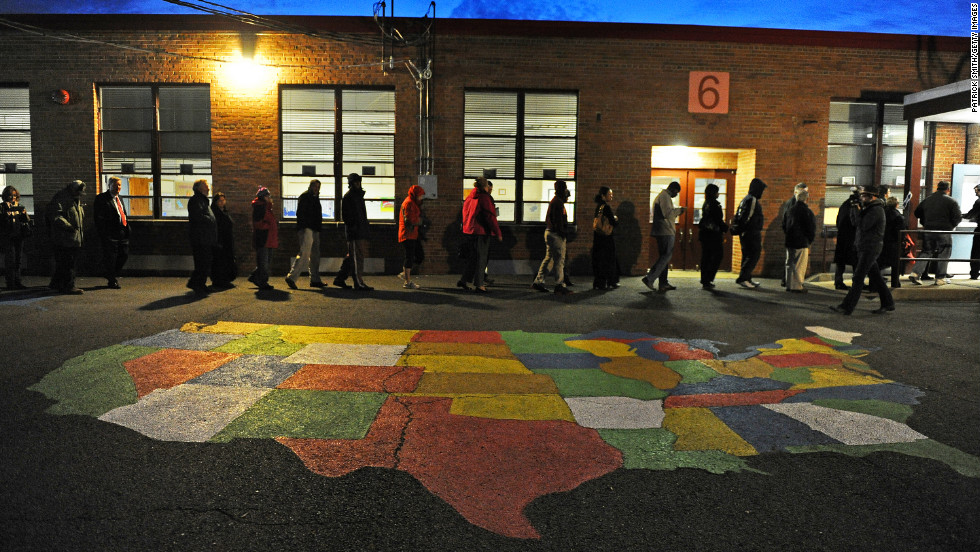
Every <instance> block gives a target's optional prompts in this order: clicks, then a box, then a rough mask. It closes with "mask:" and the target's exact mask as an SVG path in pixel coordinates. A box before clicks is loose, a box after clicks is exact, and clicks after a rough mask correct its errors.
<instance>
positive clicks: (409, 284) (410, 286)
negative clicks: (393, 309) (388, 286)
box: [402, 282, 419, 289]
mask: <svg viewBox="0 0 980 552" xmlns="http://www.w3.org/2000/svg"><path fill="white" fill-rule="evenodd" d="M402 287H403V288H405V289H419V285H418V284H416V283H415V282H405V283H404V284H403V285H402Z"/></svg>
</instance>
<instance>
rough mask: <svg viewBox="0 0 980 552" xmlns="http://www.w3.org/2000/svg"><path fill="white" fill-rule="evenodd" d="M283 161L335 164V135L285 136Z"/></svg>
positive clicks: (283, 137) (283, 139)
mask: <svg viewBox="0 0 980 552" xmlns="http://www.w3.org/2000/svg"><path fill="white" fill-rule="evenodd" d="M282 160H283V161H319V162H321V163H333V134H283V135H282ZM331 172H333V171H331Z"/></svg>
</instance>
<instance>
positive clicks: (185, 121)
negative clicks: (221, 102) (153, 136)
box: [160, 86, 211, 132]
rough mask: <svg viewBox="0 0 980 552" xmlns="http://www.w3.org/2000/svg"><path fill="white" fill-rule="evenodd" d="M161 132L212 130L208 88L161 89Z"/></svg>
mask: <svg viewBox="0 0 980 552" xmlns="http://www.w3.org/2000/svg"><path fill="white" fill-rule="evenodd" d="M160 130H162V131H168V130H198V131H209V132H210V130H211V98H210V91H209V89H208V88H207V87H196V86H195V87H174V88H160Z"/></svg>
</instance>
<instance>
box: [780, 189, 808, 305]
mask: <svg viewBox="0 0 980 552" xmlns="http://www.w3.org/2000/svg"><path fill="white" fill-rule="evenodd" d="M806 189H807V185H806V182H799V183H797V184H796V186H793V194H792V195H791V196H790V198H789V199H787V200H786V201H784V202H783V204H782V205H780V207H779V214H778V215H777V217H778V218H779V220H785V219H784V217H785V216H786V213H787V212H789V210H790V209H792V208H793V205H796V192H797V191H799V190H806ZM790 270H792V267H791V265H790V258H789V253H788V252H787V254H786V264H785V266H784V267H783V279H782V280H781V281H780V282H779V285H780V286H781V287H786V279H787V278H789V271H790Z"/></svg>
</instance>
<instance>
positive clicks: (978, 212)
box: [963, 184, 980, 280]
mask: <svg viewBox="0 0 980 552" xmlns="http://www.w3.org/2000/svg"><path fill="white" fill-rule="evenodd" d="M973 192H974V193H975V194H977V200H976V201H974V202H973V208H972V209H970V210H969V211H967V212H966V213H963V218H964V219H966V220H969V221H970V222H975V223H977V226H976V227H975V228H974V229H973V247H972V249H970V259H971V260H970V279H971V280H976V279H977V278H980V184H977V185H976V186H974V187H973Z"/></svg>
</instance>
